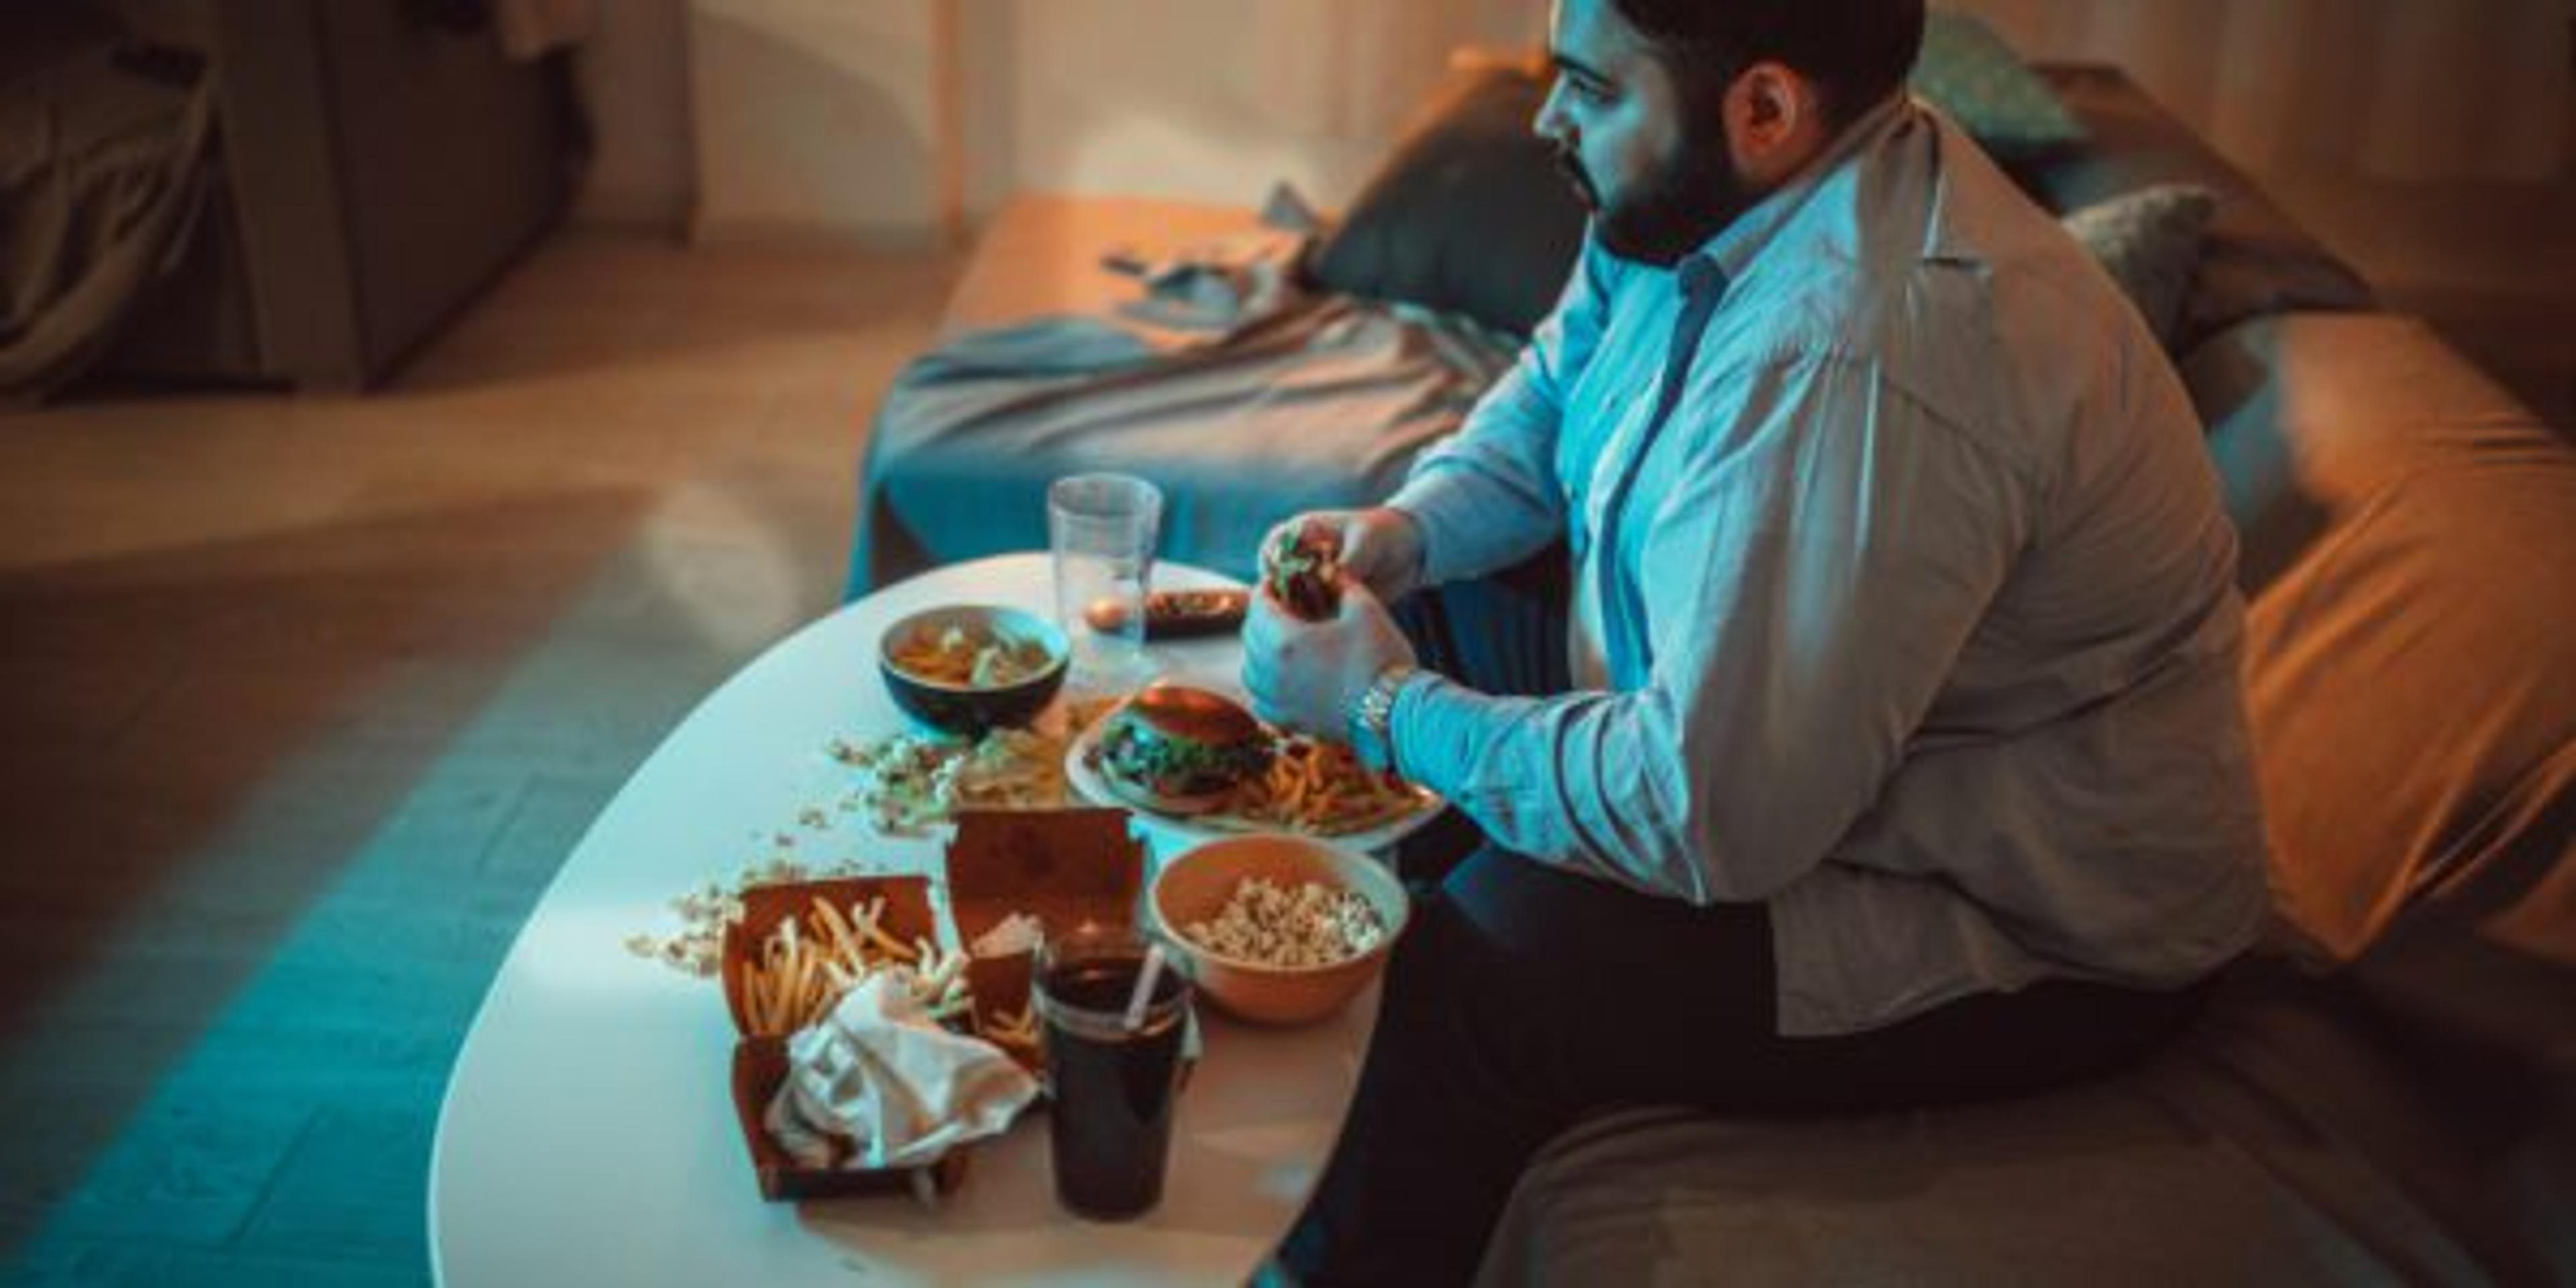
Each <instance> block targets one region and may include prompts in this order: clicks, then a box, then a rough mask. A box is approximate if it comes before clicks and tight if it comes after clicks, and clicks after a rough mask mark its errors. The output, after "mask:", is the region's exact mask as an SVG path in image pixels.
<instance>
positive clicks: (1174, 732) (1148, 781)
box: [1095, 682, 1271, 814]
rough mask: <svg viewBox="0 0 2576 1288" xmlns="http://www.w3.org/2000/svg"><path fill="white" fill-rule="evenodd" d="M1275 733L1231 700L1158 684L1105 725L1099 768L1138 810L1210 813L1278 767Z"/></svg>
mask: <svg viewBox="0 0 2576 1288" xmlns="http://www.w3.org/2000/svg"><path fill="white" fill-rule="evenodd" d="M1270 755H1271V742H1270V734H1269V731H1268V730H1265V729H1263V728H1262V727H1261V722H1260V721H1258V720H1255V719H1253V718H1252V713H1251V712H1249V711H1246V710H1244V709H1243V708H1242V707H1241V706H1238V705H1236V704H1235V703H1234V702H1233V701H1232V700H1230V699H1228V698H1226V697H1225V696H1224V695H1223V694H1218V693H1211V692H1209V691H1207V690H1206V689H1194V688H1191V687H1189V686H1187V685H1180V684H1172V683H1169V682H1157V683H1154V684H1149V685H1147V686H1145V687H1144V688H1143V689H1142V690H1140V691H1138V693H1137V694H1136V696H1135V697H1134V698H1132V699H1130V700H1128V702H1127V703H1126V704H1125V705H1123V706H1121V707H1119V708H1118V710H1116V711H1115V712H1112V713H1111V714H1110V716H1109V718H1108V721H1107V722H1106V723H1105V724H1104V725H1102V727H1101V731H1100V742H1099V748H1098V751H1097V760H1096V762H1095V767H1096V768H1097V769H1098V770H1099V771H1100V777H1101V780H1102V781H1103V782H1106V783H1107V784H1108V785H1109V789H1110V790H1111V791H1113V792H1116V793H1117V794H1118V795H1119V796H1121V797H1123V798H1125V799H1126V800H1127V801H1128V802H1130V803H1131V804H1136V805H1141V806H1144V807H1145V808H1147V809H1151V810H1156V811H1159V812H1161V813H1165V814H1204V813H1207V812H1208V811H1210V810H1214V809H1217V808H1219V807H1221V806H1223V805H1224V804H1225V803H1226V802H1227V801H1229V800H1231V799H1233V797H1234V795H1235V792H1236V790H1237V789H1238V788H1240V787H1241V786H1242V785H1243V784H1244V783H1245V782H1247V781H1250V780H1252V779H1254V778H1258V777H1260V776H1261V775H1262V774H1263V773H1266V772H1267V771H1268V770H1269V768H1270Z"/></svg>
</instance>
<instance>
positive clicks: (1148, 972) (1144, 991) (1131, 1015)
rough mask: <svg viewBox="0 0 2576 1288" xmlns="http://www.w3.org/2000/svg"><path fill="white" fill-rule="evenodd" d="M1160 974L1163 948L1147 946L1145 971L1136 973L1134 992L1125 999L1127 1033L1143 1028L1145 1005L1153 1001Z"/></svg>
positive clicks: (1153, 945) (1154, 945) (1152, 945)
mask: <svg viewBox="0 0 2576 1288" xmlns="http://www.w3.org/2000/svg"><path fill="white" fill-rule="evenodd" d="M1162 973H1163V946H1162V945H1161V944H1149V945H1147V946H1146V948H1145V969H1143V970H1141V971H1138V972H1137V973H1136V991H1135V992H1133V993H1131V994H1129V995H1128V997H1127V1014H1126V1016H1125V1023H1126V1026H1127V1031H1128V1032H1130V1033H1133V1032H1135V1031H1136V1030H1137V1029H1139V1028H1141V1027H1143V1026H1144V1023H1145V1003H1147V1002H1149V1001H1152V1000H1153V997H1154V981H1155V979H1156V978H1158V977H1160V976H1161V975H1162Z"/></svg>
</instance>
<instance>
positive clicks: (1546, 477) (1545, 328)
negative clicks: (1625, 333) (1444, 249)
mask: <svg viewBox="0 0 2576 1288" xmlns="http://www.w3.org/2000/svg"><path fill="white" fill-rule="evenodd" d="M1617 272H1618V263H1617V261H1616V260H1614V259H1612V258H1611V257H1610V255H1609V254H1608V252H1606V251H1603V250H1602V249H1601V248H1600V246H1599V244H1598V243H1596V242H1595V241H1594V240H1593V239H1592V238H1591V237H1590V236H1586V237H1585V238H1584V240H1583V250H1582V253H1581V254H1580V255H1579V256H1578V257H1577V258H1576V261H1575V266H1574V272H1573V273H1572V274H1571V275H1570V276H1569V277H1568V278H1567V280H1566V286H1565V291H1564V293H1563V294H1562V295H1560V296H1559V297H1558V299H1557V304H1556V309H1555V311H1553V312H1551V313H1550V314H1549V315H1548V316H1547V318H1546V320H1544V321H1542V322H1541V323H1540V324H1539V328H1538V331H1537V333H1536V334H1535V335H1533V336H1532V337H1531V339H1530V343H1529V344H1528V346H1527V347H1525V348H1523V349H1522V350H1521V356H1520V359H1519V360H1518V361H1517V362H1515V363H1513V364H1512V367H1511V369H1510V370H1509V371H1507V372H1505V373H1504V374H1503V377H1502V379H1500V380H1497V381H1495V382H1494V387H1493V388H1491V389H1489V390H1487V391H1486V392H1485V396H1484V397H1483V398H1481V399H1479V400H1478V401H1477V403H1476V406H1475V408H1474V410H1472V411H1470V412H1469V413H1468V414H1467V420H1466V423H1465V424H1464V425H1462V426H1460V427H1459V429H1458V432H1457V433H1455V434H1452V435H1450V436H1449V437H1448V438H1445V439H1443V440H1441V441H1440V442H1439V443H1437V444H1435V445H1434V446H1432V447H1431V448H1430V449H1429V450H1427V451H1425V452H1424V453H1423V454H1422V455H1421V456H1419V457H1417V458H1416V459H1415V461H1414V465H1413V469H1412V472H1411V473H1410V475H1408V476H1407V478H1406V480H1405V483H1404V486H1403V487H1402V488H1400V489H1398V490H1397V492H1396V495H1395V497H1394V499H1393V500H1391V501H1389V502H1388V504H1390V505H1392V506H1394V507H1395V508H1397V509H1400V510H1403V511H1404V512H1406V513H1407V514H1410V515H1412V516H1413V518H1414V521H1415V522H1416V523H1417V524H1418V525H1420V527H1421V529H1422V535H1423V584H1425V585H1437V584H1438V583H1441V582H1444V581H1455V580H1458V579H1460V578H1464V577H1473V576H1477V575H1479V574H1482V573H1486V572H1491V571H1493V570H1495V569H1498V568H1504V567H1508V566H1510V565H1512V564H1514V563H1517V562H1519V561H1520V560H1522V559H1524V558H1527V557H1528V556H1530V555H1532V554H1535V553H1537V552H1538V551H1540V550H1543V549H1545V548H1546V547H1547V545H1548V543H1550V542H1552V541H1555V540H1556V539H1557V538H1559V537H1561V536H1563V535H1564V534H1565V487H1564V485H1563V483H1562V482H1561V481H1560V480H1559V479H1558V477H1557V471H1556V441H1557V428H1558V425H1559V423H1560V422H1561V421H1562V419H1563V417H1564V410H1565V401H1566V396H1567V392H1568V391H1569V390H1570V389H1572V388H1573V385H1574V382H1575V380H1576V379H1577V378H1578V377H1579V376H1580V375H1581V374H1582V371H1583V368H1584V367H1585V365H1587V364H1588V363H1590V362H1591V360H1592V353H1593V350H1594V349H1596V348H1597V347H1598V346H1599V344H1600V341H1601V331H1602V327H1603V325H1604V320H1605V318H1606V316H1607V305H1608V299H1609V293H1610V290H1611V285H1612V280H1613V277H1614V275H1615V274H1616V273H1617Z"/></svg>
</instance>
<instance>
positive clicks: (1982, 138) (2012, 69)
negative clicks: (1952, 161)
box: [1912, 13, 2086, 159]
mask: <svg viewBox="0 0 2576 1288" xmlns="http://www.w3.org/2000/svg"><path fill="white" fill-rule="evenodd" d="M1912 85H1913V88H1914V92H1915V93H1917V94H1920V95H1922V96H1923V97H1924V98H1927V99H1929V100H1931V101H1932V103H1933V104H1934V105H1935V106H1937V107H1939V108H1940V109H1941V110H1942V111H1944V112H1947V113H1949V115H1950V119H1951V120H1954V121H1957V122H1958V123H1959V128H1960V129H1963V130H1966V131H1967V132H1968V137H1970V138H1973V139H1975V140H1976V141H1977V142H1978V144H1979V145H1980V146H1982V147H1984V148H1985V149H1986V150H1987V151H1988V152H1992V153H1994V154H1995V155H1996V156H1998V157H2003V158H2006V159H2016V158H2022V157H2029V156H2033V155H2038V154H2044V153H2051V152H2057V151H2062V150H2064V149H2066V148H2070V147H2073V146H2074V145H2076V144H2078V143H2082V142H2084V140H2085V138H2086V134H2085V130H2084V126H2083V124H2082V123H2081V122H2079V121H2077V120H2076V119H2075V114H2074V113H2072V112H2069V111H2067V110H2066V104H2064V103H2062V102H2060V101H2059V100H2058V97H2057V94H2056V91H2054V90H2051V89H2050V88H2049V87H2048V82H2047V81H2045V80H2042V79H2041V78H2040V76H2039V73H2037V72H2034V71H2032V70H2031V69H2030V66H2029V64H2027V63H2024V62H2023V61H2022V60H2021V57H2020V56H2019V55H2017V54H2015V53H2014V52H2013V50H2012V46H2010V45H2007V44H2005V43H2004V40H2003V37H2001V36H1998V35H1996V34H1995V33H1994V29H1993V28H1991V27H1988V26H1987V25H1986V24H1984V23H1982V22H1979V21H1977V20H1976V19H1974V18H1971V17H1968V16H1967V15H1965V14H1956V13H1936V14H1932V15H1930V17H1928V18H1927V19H1926V20H1925V22H1924V25H1923V54H1922V56H1921V57H1920V58H1918V59H1916V60H1915V63H1914V75H1913V79H1912Z"/></svg>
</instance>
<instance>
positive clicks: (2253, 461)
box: [2184, 314, 2576, 1071]
mask: <svg viewBox="0 0 2576 1288" xmlns="http://www.w3.org/2000/svg"><path fill="white" fill-rule="evenodd" d="M2184 378H2185V380H2186V381H2187V382H2188V384H2189V385H2190V387H2191V389H2192V391H2193V395H2194V397H2195V399H2196V400H2197V401H2198V402H2199V403H2200V405H2201V407H2202V408H2203V411H2204V414H2205V415H2206V416H2207V417H2208V418H2209V420H2210V424H2211V437H2210V443H2211V448H2212V450H2213V452H2214V453H2215V455H2216V460H2217V462H2218V466H2219V470H2220V473H2221V475H2222V479H2223V483H2224V487H2225V491H2226V496H2227V502H2228V506H2229V510H2230V513H2231V514H2232V515H2233V516H2234V517H2235V519H2236V521H2237V524H2238V526H2239V529H2240V530H2241V531H2242V532H2243V533H2244V534H2245V543H2246V544H2245V553H2244V560H2243V573H2244V578H2245V582H2246V585H2247V587H2248V589H2249V590H2250V591H2251V592H2253V601H2252V605H2251V610H2250V612H2249V614H2248V619H2247V637H2246V681H2247V703H2248V711H2249V714H2250V716H2251V718H2252V722H2253V732H2254V737H2255V744H2256V759H2257V764H2258V768H2259V771H2260V773H2261V777H2262V788H2263V799H2264V811H2265V815H2266V819H2267V824H2268V826H2269V828H2270V833H2271V841H2272V848H2273V856H2272V858H2273V867H2272V880H2273V885H2274V902H2275V905H2276V911H2277V913H2278V915H2279V920H2280V925H2279V927H2278V936H2277V938H2278V942H2279V943H2280V944H2282V945H2283V946H2285V947H2287V948H2290V949H2292V950H2293V951H2296V952H2297V953H2299V954H2300V955H2301V956H2303V957H2305V958H2306V959H2308V960H2310V961H2311V962H2313V963H2316V964H2318V965H2320V966H2324V967H2327V968H2335V969H2342V968H2351V969H2353V970H2354V972H2355V978H2356V980H2357V981H2358V982H2359V983H2360V984H2361V985H2362V986H2363V987H2365V988H2367V989H2370V990H2371V991H2373V992H2374V993H2375V994H2377V995H2379V996H2381V997H2382V998H2383V1000H2386V1001H2389V1002H2391V1003H2394V1004H2400V1005H2404V1006H2406V1007H2408V1008H2409V1009H2410V1010H2411V1011H2413V1012H2415V1013H2416V1014H2417V1015H2418V1016H2419V1017H2420V1018H2425V1019H2431V1020H2436V1021H2438V1022H2442V1023H2446V1024H2448V1025H2450V1026H2451V1027H2453V1028H2455V1029H2459V1030H2461V1031H2463V1032H2464V1033H2475V1034H2480V1035H2483V1036H2486V1037H2488V1038H2490V1039H2492V1040H2495V1041H2497V1042H2500V1043H2502V1044H2504V1045H2506V1046H2508V1047H2512V1048H2516V1049H2519V1050H2520V1051H2521V1053H2522V1054H2524V1055H2526V1056H2530V1057H2532V1058H2534V1059H2537V1060H2539V1061H2541V1062H2543V1063H2544V1064H2548V1065H2551V1066H2554V1067H2560V1068H2564V1069H2568V1070H2570V1071H2576V1009H2571V1008H2568V1007H2566V1006H2564V1005H2563V1000H2564V998H2565V997H2567V996H2571V995H2576V862H2571V859H2576V833H2571V831H2570V827H2569V818H2570V814H2571V811H2576V797H2571V793H2576V751H2571V750H2570V748H2571V746H2576V617H2571V611H2570V609H2569V607H2568V605H2569V604H2570V602H2571V600H2570V597H2569V593H2568V588H2569V584H2570V583H2569V579H2568V575H2567V562H2566V561H2567V558H2568V553H2567V552H2569V551H2570V550H2576V452H2571V451H2570V450H2569V448H2568V447H2567V445H2566V444H2565V443H2564V442H2563V441H2562V440H2560V439H2559V438H2558V437H2557V436H2556V435H2555V434H2554V433H2552V432H2551V431H2550V430H2549V428H2548V427H2547V426H2545V425H2543V424H2541V423H2540V422H2539V421H2538V420H2537V419H2535V418H2534V417H2533V416H2532V415H2531V413H2530V412H2528V411H2527V410H2525V409H2524V408H2523V407H2522V406H2521V405H2520V404H2518V403H2516V402H2515V401H2514V400H2513V398H2512V397H2511V396H2510V395H2507V394H2506V393H2504V392H2503V391H2502V390H2500V389H2498V388H2496V386H2495V385H2494V384H2493V383H2492V382H2490V381H2488V380H2487V379H2486V378H2485V377H2484V376H2482V375H2480V374H2479V373H2478V372H2477V371H2476V370H2475V369H2473V368H2471V367H2470V366H2469V365H2468V364H2467V363H2466V362H2465V361H2464V360H2463V359H2461V358H2460V357H2458V356H2457V355H2456V354H2455V353H2453V352H2452V351H2451V350H2450V348H2449V347H2448V346H2446V345H2444V344H2443V343H2442V342H2441V341H2440V340H2439V339H2437V338H2436V337H2434V336H2433V335H2432V334H2431V332H2430V331H2429V330H2427V329H2426V328H2425V327H2424V326H2423V324H2421V323H2419V322H2415V321H2413V320H2411V319H2405V318H2399V317H2393V316H2389V315H2384V314H2355V315H2324V314H2304V315H2301V314H2293V315H2289V316H2285V317H2279V318H2267V319H2262V320H2260V321H2258V322H2254V323H2249V324H2247V325H2246V326H2244V327H2241V328H2238V329H2237V330H2235V331H2231V332H2230V333H2228V334H2227V335H2225V336H2222V337H2220V338H2219V339H2218V340H2215V341H2213V342H2212V343H2211V344H2210V345H2208V346H2207V347H2206V348H2205V349H2204V351H2203V352H2202V353H2200V354H2198V355H2196V356H2195V357H2194V358H2193V359H2192V360H2191V361H2190V362H2189V363H2187V364H2186V365H2185V368H2184ZM2419 963H2422V964H2419ZM2431 971H2445V972H2449V973H2450V974H2449V976H2448V977H2449V978H2451V979H2452V980H2453V983H2454V985H2455V986H2453V987H2449V988H2440V989H2427V988H2425V987H2422V986H2421V985H2422V983H2423V981H2424V979H2425V975H2424V972H2431ZM2465 971H2475V972H2476V974H2475V979H2476V984H2475V986H2474V987H2466V986H2459V985H2460V983H2461V980H2462V976H2461V972H2465Z"/></svg>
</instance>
